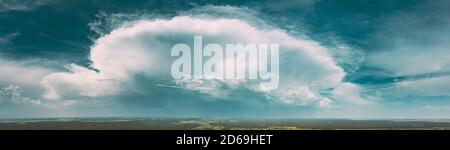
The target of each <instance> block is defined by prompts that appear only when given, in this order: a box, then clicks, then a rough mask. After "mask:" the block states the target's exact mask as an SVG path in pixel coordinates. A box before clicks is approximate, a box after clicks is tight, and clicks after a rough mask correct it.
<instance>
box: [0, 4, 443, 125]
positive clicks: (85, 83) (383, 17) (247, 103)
mask: <svg viewBox="0 0 450 150" xmlns="http://www.w3.org/2000/svg"><path fill="white" fill-rule="evenodd" d="M196 35H200V36H202V37H203V42H204V43H217V44H220V45H225V44H227V43H278V44H279V46H280V47H279V58H280V72H279V76H280V79H279V86H278V88H277V89H275V90H269V91H268V90H264V89H260V88H257V87H256V86H255V83H252V82H246V81H235V80H207V79H205V80H178V79H174V78H172V77H171V74H170V68H171V64H172V62H173V61H174V60H175V58H174V57H171V56H170V51H171V48H172V46H173V45H175V44H177V43H187V44H189V43H193V37H194V36H196ZM449 43H450V2H449V1H446V0H433V1H427V0H396V1H391V0H298V1H289V0H280V1H268V0H249V1H239V0H225V1H219V0H213V1H206V0H190V1H177V0H136V1H120V0H91V1H88V0H83V1H79V0H34V1H27V0H0V118H48V117H163V118H164V117H169V118H172V117H176V118H182V117H199V118H367V119H374V118H376V119H380V118H381V119H393V118H416V119H423V118H445V119H447V118H449V117H450V49H449V46H450V45H449Z"/></svg>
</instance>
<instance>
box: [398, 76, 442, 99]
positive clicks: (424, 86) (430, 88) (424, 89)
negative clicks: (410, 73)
mask: <svg viewBox="0 0 450 150" xmlns="http://www.w3.org/2000/svg"><path fill="white" fill-rule="evenodd" d="M394 87H395V89H394V90H395V92H396V93H395V94H398V95H403V96H450V92H449V91H448V90H449V89H450V76H442V77H433V78H424V79H419V80H406V81H401V82H398V83H396V84H395V86H394Z"/></svg>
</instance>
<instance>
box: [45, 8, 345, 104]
mask: <svg viewBox="0 0 450 150" xmlns="http://www.w3.org/2000/svg"><path fill="white" fill-rule="evenodd" d="M230 27H232V28H230ZM194 35H202V36H204V39H205V40H206V41H204V43H207V41H210V42H214V43H221V44H225V42H228V43H279V44H280V49H281V50H280V53H281V54H280V57H281V58H280V60H281V62H280V66H282V67H283V68H282V69H281V72H280V76H281V81H280V86H279V89H278V90H275V91H270V92H267V93H264V92H263V90H261V89H258V88H255V86H254V85H253V84H250V83H245V82H237V83H236V84H232V82H236V81H225V80H223V81H220V80H218V81H214V82H213V81H211V80H209V81H200V82H198V81H192V80H190V81H177V82H176V83H177V84H178V85H179V86H180V87H182V88H185V89H187V90H194V91H199V92H201V93H206V94H210V95H211V96H217V97H223V96H226V95H227V90H233V89H237V88H247V89H251V90H253V91H254V92H261V93H263V94H267V95H268V96H270V97H272V98H274V99H276V100H277V101H279V102H281V103H287V104H300V105H306V104H317V105H319V106H321V107H322V106H324V107H325V106H326V105H328V104H329V103H330V100H329V99H328V98H325V97H322V96H321V95H320V94H319V93H318V91H319V90H322V89H327V88H332V87H335V86H337V85H339V84H340V82H341V81H342V79H343V77H344V76H345V73H344V71H343V70H342V69H341V68H340V67H339V66H337V65H336V64H335V62H334V61H333V59H332V57H330V56H329V54H328V53H327V49H326V48H325V47H323V46H321V45H320V44H319V43H317V42H315V41H312V40H309V39H306V38H298V37H292V36H290V35H288V34H287V33H285V32H284V31H281V30H277V29H258V28H256V27H254V26H252V25H250V24H248V23H246V22H245V21H243V20H237V19H199V18H195V17H189V16H181V17H175V18H172V19H169V20H158V19H157V20H141V21H138V22H136V23H135V24H133V25H131V26H126V27H122V28H118V29H116V30H114V31H112V32H111V33H110V34H108V35H105V36H103V37H101V38H99V39H98V40H97V41H96V43H95V45H93V46H92V48H91V57H90V58H91V61H92V67H93V68H96V69H98V70H99V72H98V73H97V72H95V71H92V70H89V69H87V68H83V67H80V66H75V65H72V66H71V67H69V68H71V72H63V73H53V74H51V75H49V76H47V77H45V78H44V80H43V81H42V83H43V85H44V86H45V87H46V88H47V94H46V95H45V97H46V98H49V99H58V98H61V96H62V95H69V94H71V95H78V96H90V97H96V96H107V95H111V94H114V93H117V92H118V91H119V90H120V87H119V85H120V83H121V82H126V81H128V80H131V79H132V77H133V76H134V75H136V74H145V75H146V76H148V77H157V76H168V73H169V71H170V64H171V62H172V61H171V60H173V59H174V58H170V55H169V54H170V50H171V46H172V45H173V44H176V43H178V42H184V43H191V42H192V39H193V36H194ZM213 85H217V86H213ZM236 85H238V86H236ZM224 86H225V89H226V90H225V89H224ZM228 92H229V91H228Z"/></svg>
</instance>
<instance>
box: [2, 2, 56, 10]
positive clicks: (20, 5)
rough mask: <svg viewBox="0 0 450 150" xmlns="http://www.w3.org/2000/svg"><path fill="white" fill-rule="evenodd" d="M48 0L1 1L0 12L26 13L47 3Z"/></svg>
mask: <svg viewBox="0 0 450 150" xmlns="http://www.w3.org/2000/svg"><path fill="white" fill-rule="evenodd" d="M49 2H50V0H2V1H0V12H5V11H27V10H31V9H34V8H37V7H40V6H42V5H45V4H47V3H49Z"/></svg>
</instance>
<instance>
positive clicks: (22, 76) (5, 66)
mask: <svg viewBox="0 0 450 150" xmlns="http://www.w3.org/2000/svg"><path fill="white" fill-rule="evenodd" d="M0 59H2V58H0ZM0 68H1V70H0V83H6V84H19V85H23V86H39V81H40V80H41V79H42V77H44V76H45V75H47V74H49V73H50V72H51V70H50V69H47V68H44V67H41V66H38V65H35V62H34V61H22V62H16V61H10V60H5V59H3V60H0Z"/></svg>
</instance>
